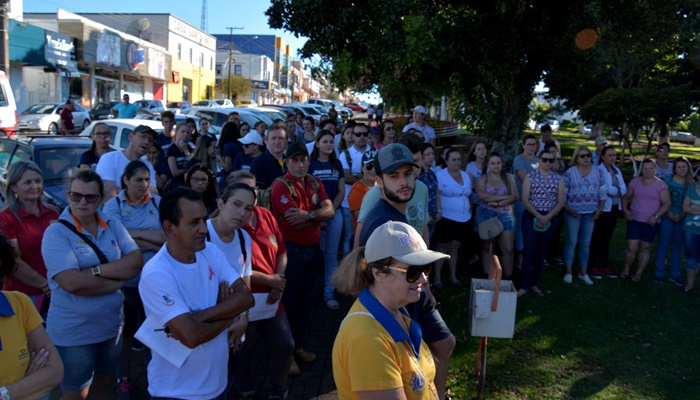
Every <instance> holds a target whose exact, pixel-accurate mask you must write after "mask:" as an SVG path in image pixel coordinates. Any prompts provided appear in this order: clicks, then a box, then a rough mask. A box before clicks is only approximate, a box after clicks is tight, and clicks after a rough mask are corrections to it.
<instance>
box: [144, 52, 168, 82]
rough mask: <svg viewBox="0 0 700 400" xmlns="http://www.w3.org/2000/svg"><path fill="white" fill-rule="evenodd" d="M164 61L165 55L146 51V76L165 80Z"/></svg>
mask: <svg viewBox="0 0 700 400" xmlns="http://www.w3.org/2000/svg"><path fill="white" fill-rule="evenodd" d="M165 69H166V60H165V53H163V52H162V51H159V50H156V49H151V48H149V49H148V75H150V76H152V77H154V78H158V79H165Z"/></svg>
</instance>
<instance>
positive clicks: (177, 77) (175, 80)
mask: <svg viewBox="0 0 700 400" xmlns="http://www.w3.org/2000/svg"><path fill="white" fill-rule="evenodd" d="M172 82H173V83H180V73H179V72H177V71H173V73H172Z"/></svg>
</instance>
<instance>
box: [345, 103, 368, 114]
mask: <svg viewBox="0 0 700 400" xmlns="http://www.w3.org/2000/svg"><path fill="white" fill-rule="evenodd" d="M345 107H347V108H349V109H351V110H353V111H360V112H365V111H367V107H365V106H363V105H362V104H360V103H355V102H354V101H351V102H348V103H345Z"/></svg>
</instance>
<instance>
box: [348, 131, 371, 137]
mask: <svg viewBox="0 0 700 400" xmlns="http://www.w3.org/2000/svg"><path fill="white" fill-rule="evenodd" d="M352 134H353V135H355V136H357V137H360V136H364V137H368V136H369V132H360V133H357V132H353V133H352Z"/></svg>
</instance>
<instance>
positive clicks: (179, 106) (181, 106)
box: [167, 101, 192, 114]
mask: <svg viewBox="0 0 700 400" xmlns="http://www.w3.org/2000/svg"><path fill="white" fill-rule="evenodd" d="M167 108H168V111H172V112H174V113H175V114H187V113H188V112H190V110H191V109H192V103H190V102H189V101H174V102H170V103H168V104H167Z"/></svg>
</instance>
